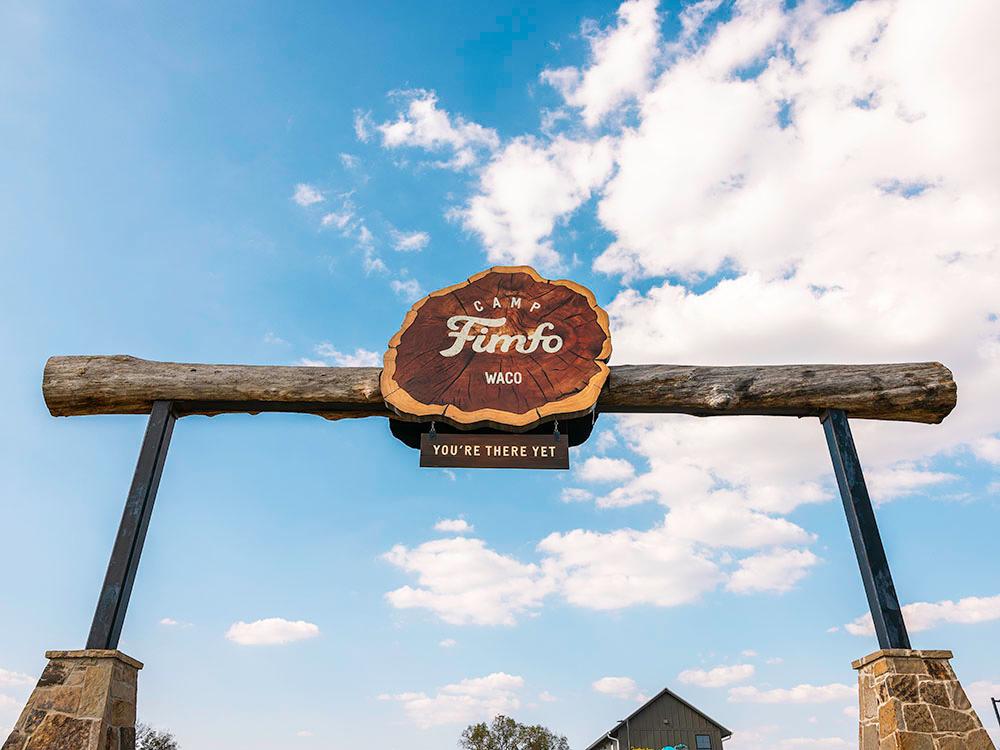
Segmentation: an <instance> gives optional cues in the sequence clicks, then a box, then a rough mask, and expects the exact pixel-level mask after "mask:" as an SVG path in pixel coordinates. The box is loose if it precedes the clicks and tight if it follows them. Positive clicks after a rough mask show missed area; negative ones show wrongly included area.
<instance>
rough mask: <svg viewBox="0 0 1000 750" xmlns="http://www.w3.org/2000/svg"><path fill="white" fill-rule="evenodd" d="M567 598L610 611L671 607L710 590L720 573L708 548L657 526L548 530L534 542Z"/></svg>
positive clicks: (571, 602)
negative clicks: (697, 546)
mask: <svg viewBox="0 0 1000 750" xmlns="http://www.w3.org/2000/svg"><path fill="white" fill-rule="evenodd" d="M538 549H539V550H540V551H542V552H543V553H544V554H545V555H546V556H547V559H546V561H545V563H544V565H545V568H546V570H549V571H550V572H551V573H552V575H553V576H555V577H556V578H557V580H558V582H559V588H560V593H561V594H562V596H563V597H564V598H565V599H566V600H567V601H568V602H569V603H570V604H573V605H575V606H578V607H584V608H587V609H603V610H613V609H622V608H624V607H630V606H634V605H637V604H652V605H655V606H659V607H674V606H677V605H680V604H687V603H690V602H693V601H696V600H697V599H698V598H699V597H700V596H701V595H702V594H704V593H705V592H707V591H710V590H712V589H714V588H715V587H716V586H717V585H718V584H719V583H720V582H721V581H722V580H723V574H722V571H721V570H720V569H719V567H718V565H717V564H716V563H715V562H713V561H712V560H711V559H710V557H708V555H707V553H705V552H704V551H700V550H697V549H695V548H693V547H691V546H690V545H689V544H687V543H685V542H684V541H683V540H677V539H673V538H671V537H670V536H669V535H668V534H667V533H666V532H665V530H664V529H663V527H658V528H656V529H653V530H651V531H647V532H641V531H634V530H632V529H620V530H618V531H612V532H608V533H600V532H594V531H585V530H582V529H577V530H575V531H570V532H567V533H555V534H550V535H549V536H548V537H546V538H545V539H543V540H542V541H541V543H540V544H539V545H538Z"/></svg>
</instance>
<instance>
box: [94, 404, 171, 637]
mask: <svg viewBox="0 0 1000 750" xmlns="http://www.w3.org/2000/svg"><path fill="white" fill-rule="evenodd" d="M175 419H176V417H175V415H174V410H173V402H171V401H156V402H154V403H153V410H152V411H151V412H150V414H149V422H148V423H147V425H146V435H145V437H144V438H143V439H142V449H141V450H140V451H139V461H138V462H137V463H136V466H135V474H134V476H133V477H132V487H131V488H130V489H129V492H128V499H127V500H126V501H125V512H124V513H123V514H122V520H121V524H119V526H118V536H117V537H115V546H114V549H112V551H111V560H110V562H108V572H107V574H106V575H105V577H104V586H103V587H102V588H101V596H100V598H99V599H98V600H97V611H96V612H94V622H93V624H92V625H91V626H90V636H89V637H88V638H87V648H101V649H115V648H118V639H119V637H120V636H121V632H122V624H123V623H124V622H125V611H126V610H127V609H128V600H129V597H130V596H131V594H132V583H133V582H134V581H135V573H136V570H137V569H138V567H139V556H140V555H141V554H142V545H143V542H145V541H146V529H147V528H148V527H149V517H150V516H151V515H152V513H153V503H154V501H155V500H156V490H157V488H158V487H159V486H160V474H161V473H162V472H163V462H164V461H166V460H167V448H168V447H169V446H170V435H171V433H172V432H173V430H174V421H175Z"/></svg>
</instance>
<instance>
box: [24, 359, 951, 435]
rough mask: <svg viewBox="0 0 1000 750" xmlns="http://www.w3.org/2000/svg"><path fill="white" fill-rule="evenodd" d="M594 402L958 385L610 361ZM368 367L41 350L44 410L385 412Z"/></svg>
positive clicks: (715, 399) (932, 400)
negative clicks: (169, 405)
mask: <svg viewBox="0 0 1000 750" xmlns="http://www.w3.org/2000/svg"><path fill="white" fill-rule="evenodd" d="M610 369H611V374H610V376H609V377H608V380H607V382H606V383H605V385H604V388H603V389H602V391H601V395H600V398H599V399H598V402H597V410H598V411H599V412H602V413H607V414H614V413H618V414H622V413H646V414H690V415H693V416H698V417H711V416H732V415H756V416H781V417H818V416H819V415H820V414H822V413H823V412H824V411H826V410H827V409H842V410H843V411H845V412H847V415H848V416H849V417H850V418H851V419H881V420H888V421H894V422H919V423H925V424H938V423H940V422H941V421H942V420H943V419H944V418H945V417H947V416H948V415H949V414H950V413H951V411H952V409H954V408H955V403H956V400H957V394H958V389H957V386H956V385H955V380H954V378H953V377H952V373H951V371H950V370H949V369H948V368H947V367H945V366H944V365H942V364H941V363H939V362H906V363H893V364H868V365H858V364H856V365H830V364H824V365H764V366H743V367H713V366H691V365H669V364H660V365H614V366H612V367H611V368H610ZM379 374H380V370H379V368H378V367H289V366H278V365H275V366H270V365H223V364H187V363H180V362H157V361H153V360H148V359H140V358H138V357H130V356H127V355H123V354H118V355H111V356H102V355H83V356H66V357H58V356H57V357H50V358H49V360H48V361H47V362H46V363H45V373H44V375H43V378H42V396H43V398H44V399H45V405H46V407H48V410H49V413H50V414H51V415H52V416H54V417H72V416H83V415H91V414H149V413H150V410H151V409H152V406H153V402H154V401H158V400H165V401H173V402H174V408H175V410H176V412H177V415H178V416H187V415H191V414H202V415H208V416H211V415H215V414H257V413H263V412H294V413H300V414H316V415H318V416H321V417H324V418H326V419H347V418H353V417H388V416H395V414H394V413H393V412H391V411H390V410H389V409H388V408H387V407H386V405H385V401H384V400H383V398H382V393H381V391H380V390H379Z"/></svg>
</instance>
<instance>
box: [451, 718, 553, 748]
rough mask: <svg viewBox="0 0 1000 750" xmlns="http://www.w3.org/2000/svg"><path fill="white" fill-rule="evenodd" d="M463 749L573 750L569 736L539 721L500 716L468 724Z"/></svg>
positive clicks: (459, 743) (462, 743) (462, 742)
mask: <svg viewBox="0 0 1000 750" xmlns="http://www.w3.org/2000/svg"><path fill="white" fill-rule="evenodd" d="M458 745H459V747H461V748H463V750H569V742H567V741H566V738H565V737H563V736H561V735H558V734H556V733H555V732H552V731H551V730H549V729H547V728H546V727H543V726H540V725H538V724H536V725H534V726H528V725H526V724H520V723H518V722H516V721H514V720H513V719H511V718H510V717H508V716H497V717H496V718H495V719H493V723H492V724H487V723H486V722H480V723H479V724H473V725H471V726H469V727H466V728H465V731H464V732H462V736H461V737H460V738H459V740H458Z"/></svg>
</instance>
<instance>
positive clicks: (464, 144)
mask: <svg viewBox="0 0 1000 750" xmlns="http://www.w3.org/2000/svg"><path fill="white" fill-rule="evenodd" d="M398 96H400V97H401V98H402V99H403V100H404V101H406V111H405V112H401V113H400V114H399V116H398V117H397V119H396V120H395V121H393V122H384V123H382V124H381V125H379V126H378V128H377V129H378V131H379V132H380V133H381V134H382V145H383V146H384V147H385V148H390V149H391V148H400V147H403V146H408V147H415V148H422V149H426V150H428V151H436V152H439V151H450V152H451V154H452V158H451V159H450V160H449V161H446V162H438V163H437V164H436V166H440V167H447V168H450V169H464V168H466V167H469V166H472V165H473V164H475V163H476V162H477V161H478V160H479V157H480V155H482V154H483V153H484V152H486V153H489V152H491V151H493V150H495V149H496V148H497V147H498V146H499V145H500V138H499V136H497V134H496V131H495V130H492V129H490V128H484V127H483V126H482V125H479V124H477V123H474V122H467V121H466V120H464V119H463V118H462V117H460V116H452V115H450V114H449V113H448V112H446V111H444V110H442V109H438V106H437V94H435V93H434V92H433V91H424V90H422V89H416V90H411V91H401V92H398Z"/></svg>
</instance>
